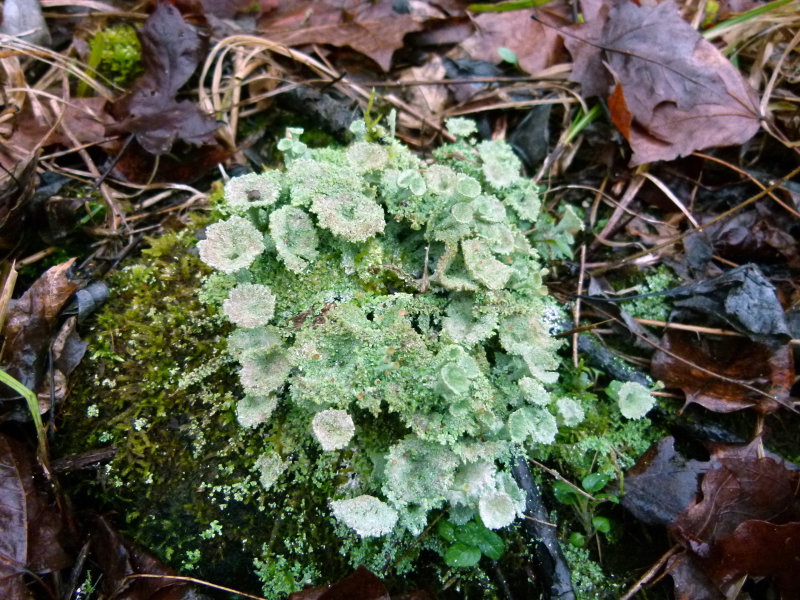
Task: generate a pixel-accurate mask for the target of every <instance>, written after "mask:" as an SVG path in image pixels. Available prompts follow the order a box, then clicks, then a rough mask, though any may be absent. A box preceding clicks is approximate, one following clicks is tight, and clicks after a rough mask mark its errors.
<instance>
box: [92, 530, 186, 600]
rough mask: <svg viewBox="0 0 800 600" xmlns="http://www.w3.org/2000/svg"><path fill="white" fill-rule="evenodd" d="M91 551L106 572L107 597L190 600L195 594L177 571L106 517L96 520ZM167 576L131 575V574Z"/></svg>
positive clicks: (116, 599) (104, 584)
mask: <svg viewBox="0 0 800 600" xmlns="http://www.w3.org/2000/svg"><path fill="white" fill-rule="evenodd" d="M92 554H93V556H94V559H95V560H96V561H97V562H98V563H99V564H100V570H101V571H102V572H103V578H102V587H103V591H104V594H105V595H104V598H107V599H108V600H191V599H192V598H196V597H197V596H196V594H195V592H194V590H193V588H192V587H191V586H189V585H188V584H187V583H186V582H184V581H176V580H175V579H171V578H170V577H169V576H171V575H176V572H175V571H174V570H172V569H170V568H169V567H167V566H166V565H165V564H163V563H162V562H160V561H159V560H158V559H156V558H154V557H153V556H151V555H150V554H148V553H147V552H145V551H144V550H142V549H141V548H139V547H138V546H136V545H135V544H133V543H131V542H129V541H128V540H126V539H125V538H124V537H122V536H121V535H120V534H119V532H117V531H116V529H114V528H113V527H112V526H111V524H110V523H109V522H108V521H107V520H106V519H105V518H103V517H100V518H98V519H97V520H96V521H95V527H94V533H93V535H92ZM136 574H147V575H166V576H167V577H165V578H163V579H160V578H155V577H154V578H151V577H146V578H145V577H142V578H130V577H129V576H131V575H136Z"/></svg>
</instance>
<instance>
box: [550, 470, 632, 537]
mask: <svg viewBox="0 0 800 600" xmlns="http://www.w3.org/2000/svg"><path fill="white" fill-rule="evenodd" d="M610 479H611V477H610V476H609V475H608V474H606V473H590V474H589V475H587V476H586V477H584V478H583V480H582V481H581V488H582V489H583V492H581V490H580V489H578V488H576V487H574V486H572V485H570V484H569V483H566V482H564V481H556V482H555V483H554V484H553V495H554V496H555V498H556V500H558V501H559V502H560V503H561V504H566V505H567V506H570V507H572V508H573V510H574V511H575V516H576V517H577V519H578V522H579V523H580V524H581V525H582V527H583V532H579V531H573V532H572V533H571V534H570V536H569V542H570V544H572V545H573V546H576V547H578V548H583V547H584V546H585V545H586V541H587V539H591V538H592V537H594V536H595V535H596V534H598V533H603V534H606V535H607V534H609V533H610V532H611V528H612V522H611V520H610V519H608V518H607V517H603V516H600V515H597V514H596V511H597V508H598V507H599V506H600V505H601V504H603V503H604V502H613V503H614V504H618V503H619V497H618V496H617V495H616V494H612V493H598V492H600V491H601V490H602V489H603V488H605V487H606V485H607V484H608V482H609V480H610ZM584 492H585V493H584Z"/></svg>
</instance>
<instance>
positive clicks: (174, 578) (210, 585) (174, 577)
mask: <svg viewBox="0 0 800 600" xmlns="http://www.w3.org/2000/svg"><path fill="white" fill-rule="evenodd" d="M129 579H168V580H170V581H183V582H186V583H194V584H197V585H202V586H205V587H208V588H211V589H213V590H220V591H221V592H227V593H229V594H236V595H237V596H242V597H243V598H252V600H267V599H266V598H264V597H263V596H254V595H253V594H248V593H246V592H240V591H238V590H234V589H233V588H229V587H225V586H224V585H217V584H216V583H210V582H208V581H203V580H202V579H195V578H194V577H184V576H182V575H158V574H156V573H134V574H133V575H128V576H127V577H125V579H123V580H122V583H121V584H120V585H119V587H118V588H117V589H118V590H121V589H123V588H124V586H125V584H126V583H127V582H128V580H129ZM114 595H115V594H114Z"/></svg>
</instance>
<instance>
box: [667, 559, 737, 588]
mask: <svg viewBox="0 0 800 600" xmlns="http://www.w3.org/2000/svg"><path fill="white" fill-rule="evenodd" d="M666 571H667V573H669V575H670V577H672V583H673V586H674V588H675V600H725V594H723V593H722V592H720V591H719V589H718V588H717V586H716V585H714V582H713V581H711V579H710V578H709V577H708V575H706V573H705V571H703V569H702V567H701V566H700V565H699V564H698V563H697V561H696V560H695V559H694V557H693V556H692V555H691V554H689V553H688V552H681V553H680V554H677V555H675V556H673V557H671V558H670V559H669V561H668V562H667V569H666Z"/></svg>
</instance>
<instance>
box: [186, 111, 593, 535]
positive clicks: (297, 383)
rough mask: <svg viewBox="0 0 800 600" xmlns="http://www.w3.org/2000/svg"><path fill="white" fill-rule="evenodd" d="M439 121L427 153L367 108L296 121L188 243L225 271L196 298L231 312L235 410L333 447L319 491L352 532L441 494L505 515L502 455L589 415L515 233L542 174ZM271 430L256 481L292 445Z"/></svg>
mask: <svg viewBox="0 0 800 600" xmlns="http://www.w3.org/2000/svg"><path fill="white" fill-rule="evenodd" d="M448 127H449V129H450V131H451V132H453V133H454V134H455V135H456V136H458V141H457V142H456V143H454V144H449V145H446V146H443V147H441V148H440V149H439V150H438V151H437V152H436V154H435V157H436V162H435V163H434V164H430V163H426V162H424V161H423V160H421V159H419V158H418V157H416V156H415V155H413V154H412V153H411V152H409V150H408V149H407V148H405V147H404V146H403V145H401V144H400V143H398V142H397V141H395V140H394V139H393V136H392V135H391V133H390V132H387V131H385V130H383V129H382V128H380V127H377V128H373V130H372V131H369V128H368V127H366V126H365V125H364V123H363V122H357V123H356V124H354V127H353V128H352V131H353V132H354V133H355V134H356V138H357V139H356V141H354V142H353V143H352V144H351V145H350V146H348V147H346V148H323V149H309V148H308V147H307V146H306V145H305V144H303V143H302V142H300V140H299V135H300V133H301V131H300V130H298V129H291V130H289V133H288V134H287V137H286V138H284V139H283V140H281V142H280V143H279V144H278V148H279V149H281V150H282V151H283V152H284V158H285V163H286V169H285V170H273V171H267V172H265V173H261V174H257V175H252V174H251V175H246V176H244V177H241V178H235V179H233V180H231V181H230V182H229V183H228V185H227V188H226V194H225V199H226V204H225V206H224V208H223V210H225V211H227V212H228V214H229V215H230V216H229V218H228V219H227V220H224V221H221V222H219V223H217V224H215V225H212V226H211V227H209V228H208V232H207V237H206V239H205V240H204V241H202V242H200V244H199V248H200V256H201V258H202V259H203V260H204V261H205V262H206V263H208V264H209V265H211V266H212V267H215V268H216V269H218V270H219V271H221V272H222V273H221V274H217V275H215V276H212V277H211V278H209V280H208V282H207V284H206V289H205V290H204V296H205V297H207V298H215V299H218V300H217V301H219V299H222V302H221V304H222V307H223V311H224V313H225V314H226V315H227V316H228V318H229V319H230V320H231V321H232V322H233V323H234V324H236V325H238V326H239V328H238V329H236V330H235V331H234V332H233V334H232V335H231V336H230V338H229V347H230V351H231V353H232V355H233V356H234V357H235V358H236V359H237V360H238V361H239V363H240V365H241V367H240V372H239V373H240V379H241V383H242V386H243V387H244V389H245V392H246V394H247V395H246V396H245V398H244V399H243V400H241V401H240V403H239V405H238V407H237V416H238V418H239V420H240V422H241V424H242V425H243V426H245V427H254V426H257V425H258V423H259V422H264V421H267V420H268V419H270V416H271V415H272V413H273V412H274V411H275V410H276V407H283V408H282V409H281V410H285V411H287V416H286V421H284V423H285V424H286V423H291V425H290V427H291V428H292V431H293V434H292V435H294V433H295V432H296V431H300V432H301V433H300V435H301V436H304V437H305V440H308V442H307V443H311V444H318V448H319V452H321V453H322V454H325V453H337V452H346V454H345V455H343V456H347V457H348V458H347V459H346V460H345V461H344V463H345V464H342V463H340V465H341V466H340V468H341V469H342V474H346V478H345V479H346V482H345V483H343V484H342V485H340V486H339V487H338V488H336V489H334V490H333V492H332V495H331V497H330V498H329V501H330V504H329V507H330V511H331V514H332V515H333V517H335V518H336V519H337V520H338V522H339V523H341V524H343V525H345V526H346V527H349V528H350V529H352V530H355V531H356V532H357V533H358V534H359V535H360V536H361V537H363V538H369V537H379V536H385V535H387V534H390V533H391V534H392V535H401V534H403V532H408V533H411V534H413V535H418V534H419V533H420V532H422V531H423V529H424V528H425V527H426V525H427V524H428V513H429V511H431V510H436V509H448V510H449V519H450V520H451V521H452V522H454V523H466V522H468V521H470V520H471V519H475V518H477V517H480V519H481V520H482V521H483V523H484V524H485V525H486V526H487V527H489V528H491V529H499V528H502V527H505V526H507V525H509V524H511V523H512V522H513V521H514V520H515V519H516V518H517V517H518V516H519V515H521V513H522V511H523V510H524V506H525V501H524V494H523V493H522V492H521V490H520V489H519V488H518V487H517V485H516V483H515V482H514V480H513V478H512V477H511V476H510V474H509V472H508V467H507V465H508V463H509V462H510V461H511V460H512V459H513V457H514V456H515V454H517V453H526V452H527V451H528V450H529V449H530V448H532V447H534V446H535V445H537V444H551V443H552V442H553V441H554V439H555V437H556V433H557V432H558V428H559V426H561V427H572V426H576V425H578V424H580V423H581V422H582V420H583V418H584V407H583V406H582V405H581V404H580V402H579V401H578V400H576V399H575V398H572V397H569V396H567V395H560V394H559V393H558V391H557V390H559V389H560V388H558V387H557V386H556V385H555V384H556V383H557V381H558V377H559V375H558V372H557V371H558V367H559V361H558V358H557V356H556V350H557V349H558V347H559V343H558V342H557V341H556V340H555V339H554V338H553V337H552V336H551V333H550V330H551V327H552V323H551V322H550V318H551V315H550V313H551V312H552V311H551V310H550V309H549V304H548V303H549V300H548V298H547V293H546V289H545V288H544V287H543V285H542V275H543V272H544V269H543V267H542V263H541V261H540V254H539V252H537V250H536V249H535V248H534V247H533V246H532V244H531V242H530V241H529V240H528V237H527V235H526V232H530V231H532V230H536V228H537V226H540V225H541V224H540V223H538V221H537V219H538V217H539V215H538V212H539V206H540V201H539V196H538V188H537V187H536V186H535V185H533V184H532V183H531V182H530V180H528V179H525V178H524V177H522V175H521V174H520V169H521V165H520V162H519V160H518V159H517V158H516V157H515V156H514V154H513V152H512V151H511V149H510V147H509V146H508V145H507V144H505V143H504V142H500V141H484V142H480V143H478V144H476V143H475V142H473V141H471V140H470V139H469V136H470V135H471V134H472V133H473V132H474V125H473V124H472V123H471V122H469V121H466V120H451V122H450V123H449V125H448ZM576 218H577V217H576V215H575V213H574V212H572V211H569V212H568V213H565V215H564V217H563V218H562V219H561V221H560V222H558V223H555V222H553V223H550V224H549V225H548V229H547V231H546V232H545V233H546V235H547V236H550V237H552V236H556V237H557V236H559V235H561V236H562V237H563V235H568V234H569V232H570V231H574V230H575V229H577V228H578V227H579V226H580V222H579V221H577V223H576V222H574V221H575V219H576ZM293 439H294V438H293ZM304 443H306V442H304ZM273 446H274V447H273V449H272V450H270V451H269V452H268V453H267V454H265V455H264V456H262V457H261V458H260V459H259V461H258V463H257V464H258V469H259V470H260V471H261V481H262V483H263V484H264V487H265V488H268V487H272V486H274V484H275V482H276V481H278V480H279V478H280V477H281V474H282V472H283V471H284V469H286V468H287V466H288V465H289V463H290V461H291V454H292V452H293V449H292V448H290V447H287V446H286V445H285V444H284V443H281V442H276V443H275V444H274V445H273Z"/></svg>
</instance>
